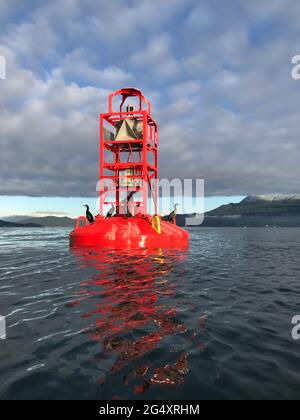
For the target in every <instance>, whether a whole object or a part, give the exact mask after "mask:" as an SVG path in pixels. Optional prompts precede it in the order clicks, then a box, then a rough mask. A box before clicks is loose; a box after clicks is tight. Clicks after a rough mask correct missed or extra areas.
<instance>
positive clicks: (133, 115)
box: [70, 88, 189, 249]
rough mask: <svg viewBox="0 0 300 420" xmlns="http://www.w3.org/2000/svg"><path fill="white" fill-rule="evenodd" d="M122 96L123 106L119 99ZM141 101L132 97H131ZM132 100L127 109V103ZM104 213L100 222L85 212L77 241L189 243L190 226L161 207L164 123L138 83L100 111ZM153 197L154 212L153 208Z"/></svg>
mask: <svg viewBox="0 0 300 420" xmlns="http://www.w3.org/2000/svg"><path fill="white" fill-rule="evenodd" d="M116 97H121V101H120V107H119V109H118V111H114V110H113V100H114V99H115V98H116ZM128 98H131V100H132V101H133V102H135V103H137V105H135V104H130V103H128V101H127V99H128ZM125 103H126V110H124V109H123V107H124V106H125ZM99 185H100V188H99V190H100V214H99V215H98V216H96V218H95V222H94V223H89V222H88V220H87V219H86V217H84V216H81V217H79V218H78V219H77V221H76V226H75V229H74V230H73V231H72V232H71V235H70V244H71V246H78V247H82V246H84V247H100V248H101V247H103V248H111V249H139V248H170V249H171V248H187V247H188V243H189V234H188V232H187V231H186V230H184V229H182V228H180V227H178V226H177V225H176V219H175V222H174V223H170V222H167V221H164V220H162V218H161V217H160V216H158V215H157V208H158V127H157V123H156V122H155V121H154V119H153V118H152V116H151V106H150V102H149V101H148V100H147V99H146V98H145V97H144V95H143V94H142V92H141V91H140V90H138V89H135V88H124V89H120V90H118V91H116V92H114V93H112V94H111V95H109V98H108V113H105V114H101V115H100V183H99ZM149 196H150V197H151V201H152V205H153V210H154V216H150V215H149V214H148V197H149Z"/></svg>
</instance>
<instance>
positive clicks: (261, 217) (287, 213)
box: [201, 195, 300, 227]
mask: <svg viewBox="0 0 300 420" xmlns="http://www.w3.org/2000/svg"><path fill="white" fill-rule="evenodd" d="M201 226H202V227H208V226H212V227H266V226H273V227H300V195H260V196H249V197H246V198H245V199H244V200H242V201H241V202H240V203H231V204H227V205H223V206H221V207H218V208H217V209H215V210H212V211H209V212H207V213H205V218H204V222H203V224H202V225H201Z"/></svg>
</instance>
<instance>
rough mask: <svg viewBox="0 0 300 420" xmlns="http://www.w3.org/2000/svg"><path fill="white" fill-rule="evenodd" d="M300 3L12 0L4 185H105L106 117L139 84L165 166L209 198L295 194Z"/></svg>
mask: <svg viewBox="0 0 300 420" xmlns="http://www.w3.org/2000/svg"><path fill="white" fill-rule="evenodd" d="M299 18H300V5H298V4H297V3H296V2H294V1H292V0H287V1H281V0H274V1H272V2H268V4H265V2H264V4H262V2H261V1H258V0H254V1H252V2H240V1H238V0H230V1H228V2H226V4H225V3H224V4H223V3H220V1H219V0H210V1H208V0H203V1H202V2H201V3H200V2H199V1H196V0H187V1H181V0H164V1H163V2H161V1H160V0H159V1H158V0H152V1H148V0H144V1H137V0H126V1H125V0H112V1H110V2H107V1H95V0H87V1H85V2H84V3H83V2H80V1H79V0H72V1H71V0H63V1H58V0H53V1H52V2H50V3H41V2H39V1H32V2H30V5H29V4H26V5H24V2H21V1H18V0H14V1H13V0H12V1H11V2H2V3H1V5H0V22H1V29H0V54H1V55H3V56H4V57H5V58H6V62H7V79H6V80H5V81H4V80H1V81H0V148H1V153H0V194H5V195H33V196H46V195H48V196H73V195H76V196H78V195H81V196H87V195H96V191H95V186H96V182H97V177H98V142H99V139H98V114H99V112H101V111H105V110H106V104H107V95H108V93H109V92H110V91H112V90H115V89H117V88H119V87H121V86H123V85H134V86H137V87H140V88H141V89H142V90H143V91H144V92H145V94H146V95H147V96H148V97H149V99H150V101H151V103H152V111H153V115H154V117H155V118H156V119H157V120H158V122H159V124H160V169H161V176H162V177H169V178H173V177H182V178H192V177H199V178H204V179H205V180H206V193H207V194H208V195H217V194H220V195H236V194H240V195H247V194H256V193H261V194H263V193H268V192H282V193H290V192H298V189H299V187H298V185H299V180H300V166H299V163H298V161H299V140H298V133H299V121H300V115H299V114H300V111H299V109H300V108H299V93H298V91H299V89H300V84H299V83H298V84H297V82H296V81H294V80H292V78H291V64H290V63H291V57H292V56H293V55H295V54H299V53H300V45H299V42H298V39H299V30H298V26H299V24H298V22H299Z"/></svg>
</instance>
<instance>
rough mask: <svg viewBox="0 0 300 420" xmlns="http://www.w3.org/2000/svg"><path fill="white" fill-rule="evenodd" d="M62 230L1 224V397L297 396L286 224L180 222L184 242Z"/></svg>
mask: <svg viewBox="0 0 300 420" xmlns="http://www.w3.org/2000/svg"><path fill="white" fill-rule="evenodd" d="M68 233H69V232H68V230H66V229H1V230H0V314H1V315H3V316H6V320H7V339H6V340H0V399H20V398H21V399H41V398H44V399H62V398H63V399H67V398H68V399H69V398H71V399H111V398H114V399H127V398H136V399H138V398H141V399H148V398H149V399H183V398H186V399H207V398H209V399H212V398H213V399H215V398H222V399H224V398H230V399H233V398H272V399H275V398H293V399H298V398H300V341H299V342H297V341H293V340H292V338H291V329H292V325H291V319H292V317H293V316H294V315H296V314H299V313H300V305H299V304H300V278H299V267H300V230H299V229H201V230H197V229H193V230H191V231H190V233H191V247H190V249H189V251H187V252H185V253H182V252H174V251H172V252H166V251H163V250H156V251H152V252H146V251H144V252H139V253H137V252H132V253H119V252H112V251H110V252H108V251H107V252H104V251H101V252H94V251H92V250H86V251H82V252H79V251H77V252H76V253H75V252H72V251H70V250H69V247H68Z"/></svg>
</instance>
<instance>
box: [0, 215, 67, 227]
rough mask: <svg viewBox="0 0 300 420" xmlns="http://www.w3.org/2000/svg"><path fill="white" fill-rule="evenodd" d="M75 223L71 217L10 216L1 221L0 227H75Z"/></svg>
mask: <svg viewBox="0 0 300 420" xmlns="http://www.w3.org/2000/svg"><path fill="white" fill-rule="evenodd" d="M74 223H75V221H74V219H71V218H70V217H57V216H46V217H29V216H9V217H6V218H4V219H3V220H0V227H74Z"/></svg>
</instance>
